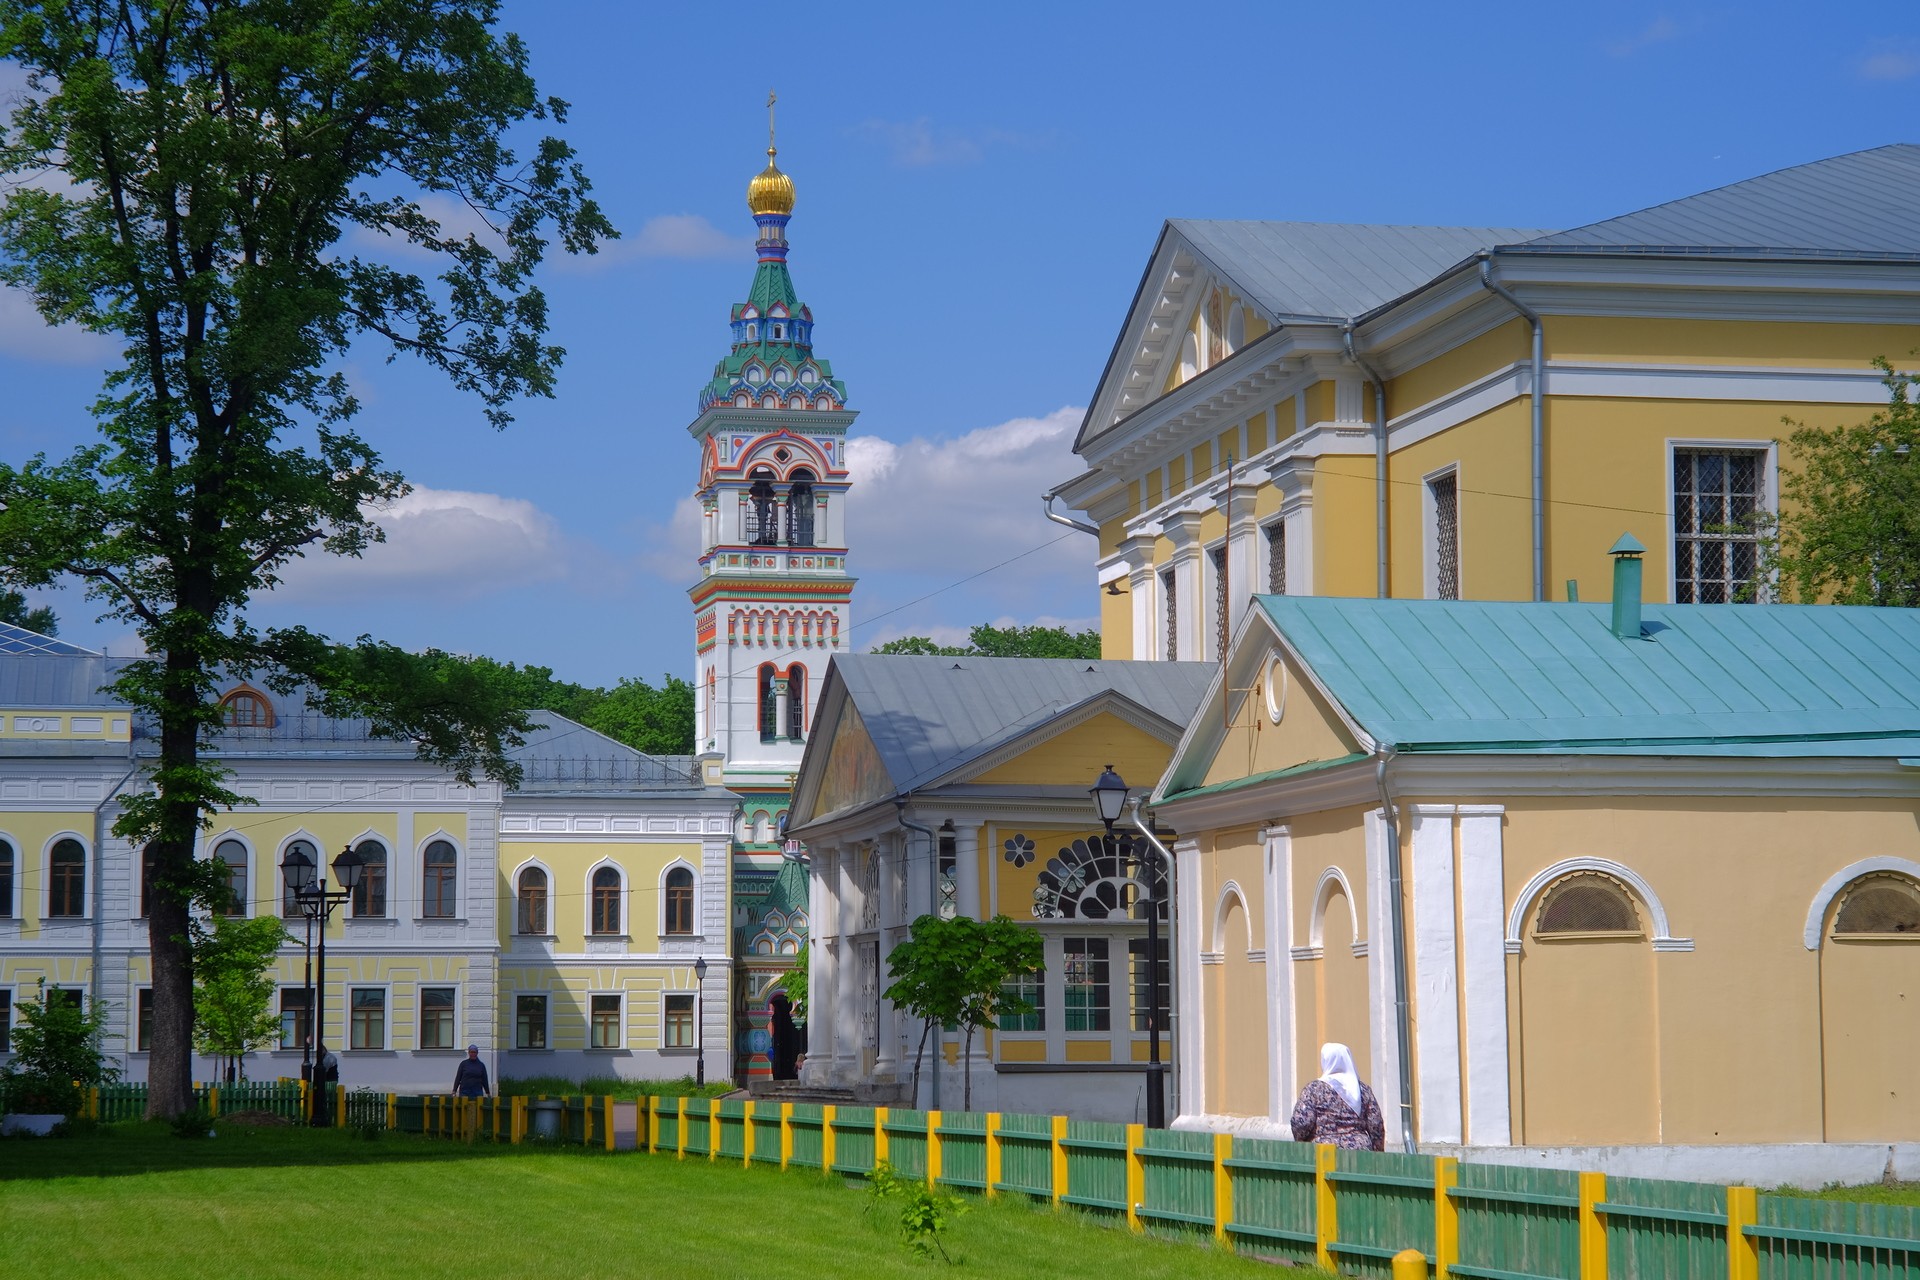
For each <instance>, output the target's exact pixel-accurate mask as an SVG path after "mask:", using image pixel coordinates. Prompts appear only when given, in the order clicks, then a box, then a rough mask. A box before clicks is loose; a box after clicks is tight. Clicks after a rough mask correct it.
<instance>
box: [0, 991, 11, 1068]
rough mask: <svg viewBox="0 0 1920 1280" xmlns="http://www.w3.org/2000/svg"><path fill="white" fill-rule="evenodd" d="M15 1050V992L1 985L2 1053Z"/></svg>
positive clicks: (0, 1036)
mask: <svg viewBox="0 0 1920 1280" xmlns="http://www.w3.org/2000/svg"><path fill="white" fill-rule="evenodd" d="M12 1052H13V992H11V991H9V990H7V989H6V988H5V987H0V1053H12Z"/></svg>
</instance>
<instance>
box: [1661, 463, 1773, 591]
mask: <svg viewBox="0 0 1920 1280" xmlns="http://www.w3.org/2000/svg"><path fill="white" fill-rule="evenodd" d="M1681 449H1717V450H1724V451H1729V452H1732V451H1736V450H1737V451H1740V452H1743V453H1761V454H1765V455H1766V456H1765V458H1764V460H1763V461H1762V463H1761V466H1762V467H1763V469H1764V470H1763V473H1762V484H1761V486H1760V490H1761V492H1760V498H1761V505H1762V507H1763V509H1765V510H1767V511H1773V512H1777V511H1779V510H1780V442H1779V441H1778V440H1751V439H1724V440H1716V439H1713V438H1711V437H1708V436H1670V437H1668V439H1667V442H1666V466H1665V468H1664V469H1663V470H1662V471H1661V473H1660V485H1661V488H1662V490H1663V492H1664V498H1665V501H1664V502H1663V503H1662V504H1661V505H1662V506H1663V507H1664V509H1665V529H1664V533H1665V536H1666V542H1667V603H1668V604H1672V603H1674V601H1675V598H1676V597H1677V596H1678V595H1679V594H1680V581H1679V576H1678V573H1677V570H1678V568H1679V564H1680V540H1679V539H1678V538H1676V537H1675V536H1674V533H1673V517H1674V514H1675V512H1674V506H1675V504H1674V500H1673V461H1674V458H1673V455H1674V454H1675V453H1676V452H1678V451H1679V450H1681ZM1642 589H1643V590H1644V587H1643V588H1642ZM1773 598H1774V592H1773V582H1772V581H1771V580H1770V579H1767V578H1762V579H1760V589H1759V591H1757V592H1756V593H1755V594H1754V602H1755V603H1756V604H1764V603H1765V602H1766V601H1768V600H1771V599H1773Z"/></svg>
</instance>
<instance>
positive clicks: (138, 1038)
mask: <svg viewBox="0 0 1920 1280" xmlns="http://www.w3.org/2000/svg"><path fill="white" fill-rule="evenodd" d="M134 1001H135V1003H134V1015H133V1047H134V1049H135V1050H136V1051H138V1052H140V1053H149V1052H151V1051H152V1049H153V988H152V987H142V988H140V990H139V991H138V992H137V993H136V994H135V997H134Z"/></svg>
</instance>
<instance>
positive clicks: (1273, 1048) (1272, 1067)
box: [1263, 826, 1300, 1124]
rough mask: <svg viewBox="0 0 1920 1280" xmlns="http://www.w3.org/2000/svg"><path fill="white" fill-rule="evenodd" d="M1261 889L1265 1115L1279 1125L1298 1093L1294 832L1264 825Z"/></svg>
mask: <svg viewBox="0 0 1920 1280" xmlns="http://www.w3.org/2000/svg"><path fill="white" fill-rule="evenodd" d="M1263 838H1264V839H1265V841H1266V846H1267V856H1266V867H1265V870H1266V875H1265V881H1266V883H1265V886H1264V887H1265V890H1266V899H1267V903H1266V906H1267V928H1266V948H1267V965H1266V968H1267V1118H1268V1119H1269V1120H1271V1121H1273V1122H1275V1123H1276V1124H1278V1123H1282V1122H1284V1121H1285V1120H1286V1118H1287V1116H1288V1115H1289V1114H1290V1111H1291V1108H1292V1106H1293V1099H1294V1097H1295V1095H1297V1094H1298V1093H1299V1091H1300V1090H1299V1085H1298V1083H1297V1082H1296V1081H1295V1079H1294V1068H1295V1065H1296V1063H1297V1062H1298V1061H1299V1057H1298V1054H1297V1052H1296V1051H1297V1049H1298V1042H1299V1028H1298V1027H1297V1026H1296V1025H1295V1019H1294V999H1293V971H1294V967H1295V966H1294V965H1293V963H1292V962H1291V961H1290V960H1289V959H1288V957H1289V956H1290V955H1291V954H1292V950H1293V945H1294V944H1293V832H1292V829H1291V828H1288V827H1284V826H1280V827H1268V828H1267V829H1266V831H1265V832H1264V833H1263Z"/></svg>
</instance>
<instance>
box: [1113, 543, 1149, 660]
mask: <svg viewBox="0 0 1920 1280" xmlns="http://www.w3.org/2000/svg"><path fill="white" fill-rule="evenodd" d="M1155 541H1156V539H1155V538H1154V537H1153V535H1151V534H1137V535H1135V536H1134V537H1131V538H1127V539H1124V540H1122V542H1121V543H1120V554H1121V555H1122V556H1124V557H1125V558H1126V562H1127V593H1128V594H1129V595H1130V596H1132V597H1133V600H1132V604H1131V607H1132V609H1133V657H1134V658H1135V659H1137V660H1139V661H1146V660H1149V659H1151V658H1152V657H1153V642H1154V628H1153V618H1154V612H1153V594H1154V576H1153V544H1154V542H1155Z"/></svg>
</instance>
